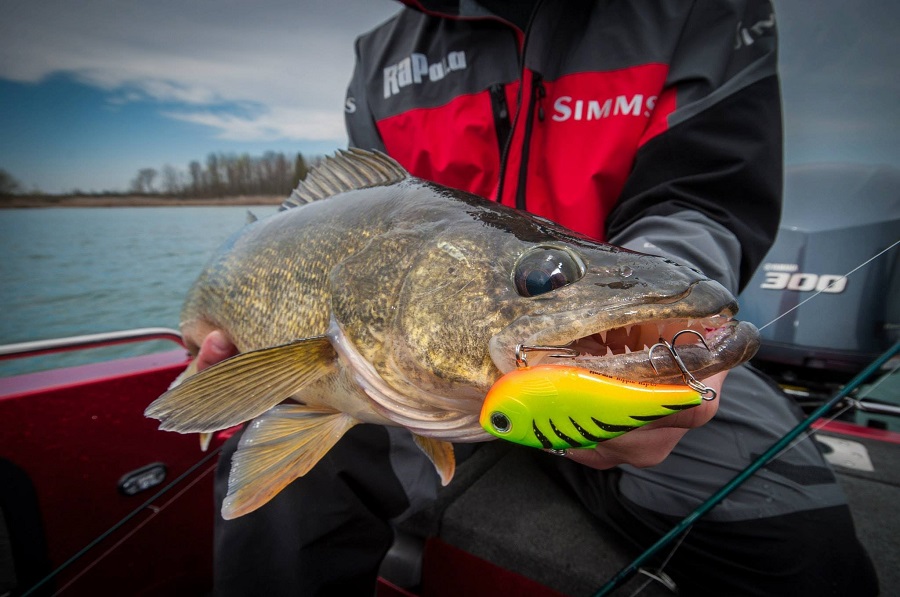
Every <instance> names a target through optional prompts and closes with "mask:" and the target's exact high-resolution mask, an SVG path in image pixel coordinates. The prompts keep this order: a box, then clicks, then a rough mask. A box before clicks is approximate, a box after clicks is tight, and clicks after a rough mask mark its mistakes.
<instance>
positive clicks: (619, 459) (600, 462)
mask: <svg viewBox="0 0 900 597" xmlns="http://www.w3.org/2000/svg"><path fill="white" fill-rule="evenodd" d="M727 373H728V372H727V371H723V372H722V373H717V374H716V375H713V376H712V377H710V378H708V379H705V380H703V383H705V384H706V385H707V386H709V387H711V388H712V389H714V390H715V391H716V395H717V396H718V397H717V398H716V399H715V400H704V401H703V402H702V403H701V404H700V405H699V406H696V407H694V408H689V409H688V410H684V411H681V412H677V413H674V414H671V415H669V416H667V417H664V418H662V419H659V420H658V421H653V422H652V423H649V424H647V425H645V426H643V427H640V428H638V429H635V430H634V431H629V432H628V433H626V434H624V435H620V436H619V437H617V438H615V439H611V440H609V441H605V442H603V443H601V444H597V446H596V447H595V448H584V449H577V450H568V451H567V455H566V457H567V458H568V459H569V460H574V461H575V462H578V463H581V464H583V465H585V466H589V467H591V468H596V469H608V468H612V467H614V466H618V465H620V464H631V465H634V466H637V467H647V466H653V465H656V464H659V463H660V462H662V461H663V460H665V459H666V457H667V456H668V455H669V453H670V452H671V451H672V450H673V449H674V448H675V445H676V444H677V443H678V442H679V441H681V438H682V437H684V434H685V433H687V432H688V431H689V430H690V429H693V428H694V427H700V426H701V425H705V424H706V423H708V422H709V421H710V420H711V419H712V418H713V416H714V415H715V414H716V411H717V410H718V409H719V400H721V399H722V383H723V382H724V381H725V376H726V375H727Z"/></svg>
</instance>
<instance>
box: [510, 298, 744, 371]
mask: <svg viewBox="0 0 900 597" xmlns="http://www.w3.org/2000/svg"><path fill="white" fill-rule="evenodd" d="M684 330H690V331H691V332H695V333H688V334H683V335H681V336H679V337H678V339H677V341H676V343H675V345H674V346H675V349H676V350H677V351H678V355H679V357H680V358H682V359H683V361H684V363H685V364H686V366H687V368H688V369H689V370H690V371H692V372H694V373H695V374H696V375H697V376H698V378H700V379H702V378H704V377H708V376H710V375H713V374H715V373H717V372H719V371H722V370H725V369H730V368H731V367H734V366H736V365H738V364H740V363H742V362H744V361H746V360H748V359H749V358H750V357H751V356H753V354H754V353H755V352H756V348H757V347H758V335H757V331H756V328H755V327H753V326H752V325H751V324H748V323H746V322H739V321H737V320H734V319H732V318H731V314H730V313H729V312H725V311H723V312H722V313H720V314H717V315H711V316H707V317H702V318H696V319H694V318H672V319H664V320H653V321H644V322H633V323H628V324H626V325H623V326H618V327H610V328H608V329H604V330H599V331H596V332H593V333H590V334H589V335H586V336H581V337H578V338H560V337H559V336H558V335H556V334H555V333H553V332H551V333H548V334H536V335H535V336H534V337H533V338H532V339H531V340H530V341H528V342H525V344H528V345H532V344H535V345H555V346H561V345H566V349H567V351H566V352H567V353H570V352H571V351H574V352H576V353H577V356H572V355H571V354H567V355H564V356H554V353H553V352H552V351H534V352H533V353H532V352H529V353H528V360H527V362H528V365H529V366H534V365H537V364H541V363H543V364H558V365H567V366H575V367H580V368H584V369H588V370H591V371H593V372H595V373H600V374H602V375H607V376H611V377H619V378H623V379H628V380H632V381H650V382H655V383H681V382H682V374H681V370H680V369H679V368H678V365H677V363H676V362H675V359H674V357H673V356H672V355H671V354H670V353H669V351H668V350H659V349H657V350H651V348H652V347H653V346H654V345H655V344H657V343H659V342H661V340H665V341H666V342H668V343H672V340H673V338H674V337H675V335H676V334H678V333H679V332H682V331H684ZM701 338H702V339H703V340H702V341H701Z"/></svg>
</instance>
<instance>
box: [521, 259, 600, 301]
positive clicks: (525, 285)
mask: <svg viewBox="0 0 900 597" xmlns="http://www.w3.org/2000/svg"><path fill="white" fill-rule="evenodd" d="M584 269H585V268H584V264H583V263H582V261H581V259H579V258H578V257H577V256H576V255H574V254H573V253H570V252H569V251H567V250H565V249H560V248H557V247H536V248H534V249H532V250H530V251H528V252H527V253H525V254H524V255H522V257H520V258H519V261H518V263H516V269H515V273H514V276H513V278H514V281H515V284H516V291H517V292H518V293H519V294H520V295H522V296H526V297H530V296H539V295H541V294H546V293H548V292H550V291H552V290H556V289H557V288H562V287H563V286H568V285H569V284H571V283H573V282H577V281H578V280H580V279H581V278H582V276H584Z"/></svg>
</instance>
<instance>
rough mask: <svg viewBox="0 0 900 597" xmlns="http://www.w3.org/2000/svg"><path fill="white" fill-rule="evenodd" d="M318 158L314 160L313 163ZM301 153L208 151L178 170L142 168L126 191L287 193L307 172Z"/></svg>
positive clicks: (206, 194)
mask: <svg viewBox="0 0 900 597" xmlns="http://www.w3.org/2000/svg"><path fill="white" fill-rule="evenodd" d="M317 161H318V159H314V160H313V163H315V162H317ZM310 166H311V164H309V163H307V160H306V159H305V158H304V157H303V155H302V154H300V153H298V154H297V155H296V156H293V157H290V158H289V157H287V156H286V155H285V154H284V153H280V152H274V151H267V152H266V153H264V154H263V155H262V156H259V157H253V156H250V155H248V154H240V155H238V154H226V153H210V154H209V155H207V156H206V162H205V163H201V162H200V161H198V160H194V161H192V162H191V163H190V164H188V168H187V170H181V169H178V168H175V167H174V166H171V165H169V164H166V165H165V166H163V167H162V169H161V170H157V169H155V168H141V169H140V170H139V171H138V173H137V175H136V176H135V177H134V179H132V181H131V186H130V188H129V191H130V192H131V193H133V194H137V195H168V196H176V197H195V198H207V197H236V196H248V195H281V196H287V195H288V194H290V192H291V191H292V190H293V189H294V188H295V187H296V186H297V183H298V182H299V181H301V180H303V179H304V178H306V174H307V172H308V171H309V168H310Z"/></svg>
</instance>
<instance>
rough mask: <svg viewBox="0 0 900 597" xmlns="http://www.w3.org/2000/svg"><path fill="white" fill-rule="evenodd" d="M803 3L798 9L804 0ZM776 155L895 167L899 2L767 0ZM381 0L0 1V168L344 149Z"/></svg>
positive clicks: (63, 176)
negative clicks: (780, 133)
mask: <svg viewBox="0 0 900 597" xmlns="http://www.w3.org/2000/svg"><path fill="white" fill-rule="evenodd" d="M811 5H815V7H816V9H815V11H814V13H813V12H810V6H811ZM775 7H776V13H777V15H778V27H779V31H780V36H781V49H780V57H781V63H780V68H781V75H782V89H783V100H784V109H785V130H786V139H785V148H786V155H785V159H786V162H787V163H788V164H791V163H808V162H813V161H863V162H870V163H871V162H880V163H889V164H893V165H898V164H900V101H898V100H897V98H900V68H898V66H900V35H897V33H896V31H897V27H898V24H900V3H897V2H886V1H885V0H856V2H846V0H814V1H813V0H806V1H801V0H776V1H775ZM397 10H399V5H398V3H396V2H395V1H394V0H256V1H252V2H251V1H249V0H144V1H141V0H80V1H75V0H0V14H2V19H0V169H3V170H5V171H6V172H8V173H9V174H11V175H12V176H13V177H14V178H15V179H16V180H18V181H19V183H20V184H21V187H22V189H23V190H25V191H32V190H40V191H43V192H48V193H66V192H71V191H74V190H80V191H85V192H92V191H126V190H127V189H128V187H129V186H130V184H131V181H132V180H133V179H134V178H135V176H136V175H137V172H138V170H140V169H142V168H154V169H157V170H160V171H161V170H162V169H163V167H164V166H166V165H171V166H174V167H176V168H178V169H180V170H187V165H188V163H189V162H191V161H192V160H198V161H200V162H201V163H203V162H205V158H206V156H207V155H208V154H209V153H213V152H215V153H219V152H222V153H235V154H240V153H245V152H246V153H249V154H250V155H253V156H258V155H262V154H263V153H264V152H266V151H278V152H284V153H285V154H287V155H293V154H294V153H296V152H300V153H303V154H305V155H315V154H324V153H331V152H333V151H334V150H335V149H337V148H339V147H344V146H346V143H347V141H346V136H345V133H344V125H343V112H342V106H343V100H344V93H345V88H346V85H347V82H348V81H349V78H350V75H351V71H352V67H353V40H354V39H355V37H356V36H357V35H359V34H360V33H363V32H365V31H367V30H369V29H371V28H372V27H374V26H376V25H377V24H379V23H381V22H382V21H384V20H385V19H387V18H388V17H389V16H391V15H392V14H394V13H395V12H396V11H397Z"/></svg>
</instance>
